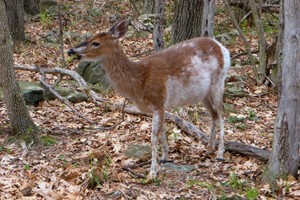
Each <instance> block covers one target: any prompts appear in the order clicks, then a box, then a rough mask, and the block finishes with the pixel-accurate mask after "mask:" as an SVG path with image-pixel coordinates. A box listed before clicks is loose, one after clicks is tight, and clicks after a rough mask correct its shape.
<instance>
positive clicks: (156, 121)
mask: <svg viewBox="0 0 300 200" xmlns="http://www.w3.org/2000/svg"><path fill="white" fill-rule="evenodd" d="M160 126H161V119H160V116H159V112H158V111H154V112H153V116H152V133H151V149H152V160H151V168H150V172H149V176H148V179H153V178H156V176H157V135H158V132H159V127H160Z"/></svg>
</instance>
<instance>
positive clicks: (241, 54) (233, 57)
mask: <svg viewBox="0 0 300 200" xmlns="http://www.w3.org/2000/svg"><path fill="white" fill-rule="evenodd" d="M253 53H259V50H258V49H256V50H253V51H251V54H253ZM246 54H248V52H241V53H238V54H235V55H233V56H232V57H231V60H233V59H236V58H238V57H240V56H244V55H246Z"/></svg>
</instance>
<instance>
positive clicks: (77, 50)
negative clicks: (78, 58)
mask: <svg viewBox="0 0 300 200" xmlns="http://www.w3.org/2000/svg"><path fill="white" fill-rule="evenodd" d="M85 49H86V46H82V47H78V48H74V51H75V52H76V53H78V54H81V52H82V51H84V50H85Z"/></svg>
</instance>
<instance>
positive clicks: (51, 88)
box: [39, 68, 95, 124]
mask: <svg viewBox="0 0 300 200" xmlns="http://www.w3.org/2000/svg"><path fill="white" fill-rule="evenodd" d="M39 71H40V74H41V76H40V78H39V80H40V81H41V83H42V84H43V85H44V86H45V87H47V89H49V91H50V92H51V93H52V94H54V95H55V96H56V97H57V98H58V99H59V100H61V101H62V102H63V103H64V104H65V105H66V106H68V107H69V108H70V109H71V110H72V111H73V112H74V113H75V114H76V115H78V116H79V117H81V118H83V119H85V120H86V121H87V122H89V123H91V124H94V123H95V122H93V121H92V120H90V119H89V118H87V117H85V116H84V115H82V114H81V113H79V112H78V111H77V110H76V109H75V108H73V107H72V106H71V105H70V103H69V101H68V100H67V99H66V98H64V97H62V96H60V94H58V92H56V91H55V90H54V89H53V86H52V85H50V84H48V83H47V82H46V80H45V70H44V69H42V68H40V69H39Z"/></svg>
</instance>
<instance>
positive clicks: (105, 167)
mask: <svg viewBox="0 0 300 200" xmlns="http://www.w3.org/2000/svg"><path fill="white" fill-rule="evenodd" d="M110 165H111V158H109V157H106V158H105V164H104V165H103V167H102V177H103V182H106V181H108V175H109V167H110Z"/></svg>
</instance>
